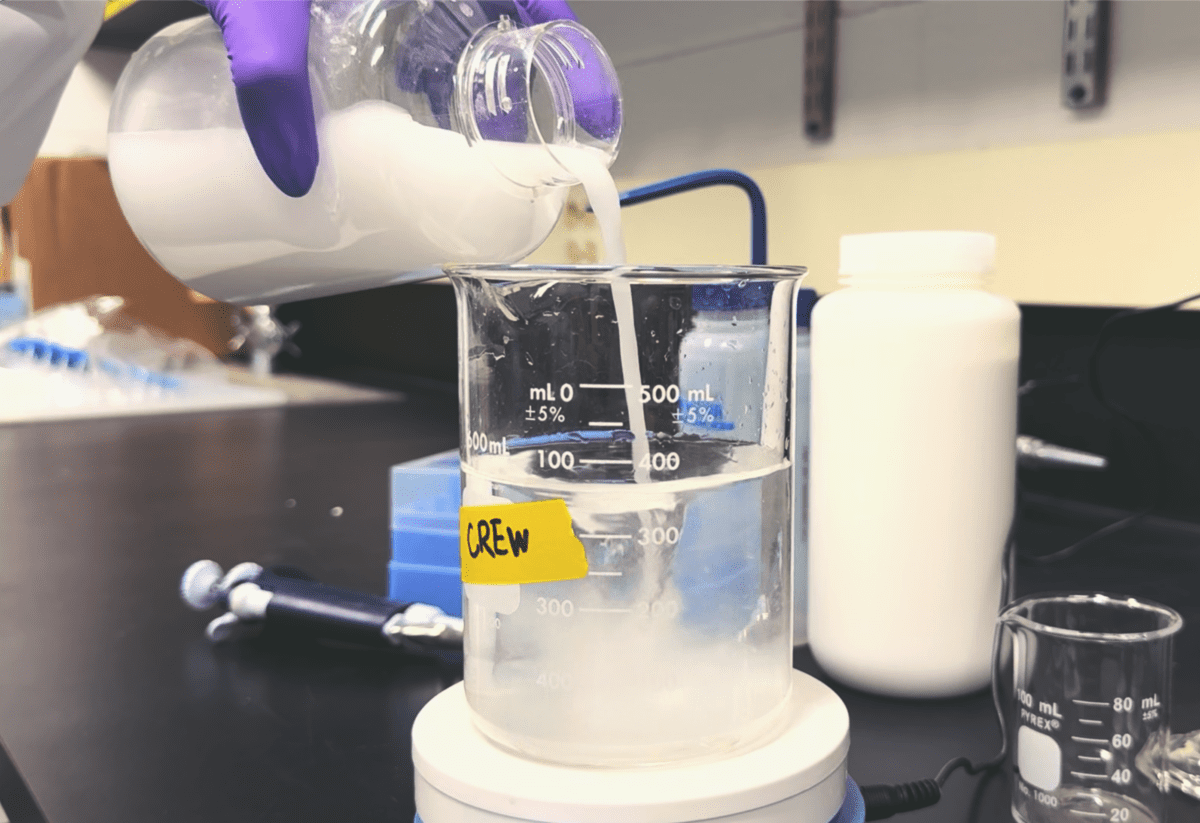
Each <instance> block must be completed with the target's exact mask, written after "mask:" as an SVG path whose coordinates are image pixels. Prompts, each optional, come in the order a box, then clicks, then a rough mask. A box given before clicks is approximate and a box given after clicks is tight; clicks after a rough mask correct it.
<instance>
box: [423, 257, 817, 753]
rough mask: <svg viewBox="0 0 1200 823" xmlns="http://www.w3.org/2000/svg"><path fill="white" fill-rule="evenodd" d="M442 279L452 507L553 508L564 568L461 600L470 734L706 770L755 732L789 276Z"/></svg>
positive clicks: (770, 589)
mask: <svg viewBox="0 0 1200 823" xmlns="http://www.w3.org/2000/svg"><path fill="white" fill-rule="evenodd" d="M447 271H448V273H449V275H450V278H451V280H452V281H453V283H454V287H455V290H456V292H457V295H458V301H459V362H460V384H459V395H460V404H461V408H460V417H461V421H462V441H461V442H462V447H461V464H462V472H463V506H464V507H473V506H483V505H489V504H490V505H495V504H504V505H507V504H513V503H529V502H534V501H556V500H557V501H564V502H565V506H566V509H567V511H568V512H569V514H570V525H571V528H572V530H573V533H574V535H575V536H576V537H577V538H578V540H579V543H580V544H582V551H583V552H584V553H585V554H586V561H587V563H586V573H585V574H584V576H581V577H575V578H572V579H555V580H544V581H541V582H520V583H517V584H513V585H485V584H477V583H470V582H468V583H467V584H466V585H465V586H464V598H463V614H464V618H465V622H466V627H465V631H466V637H465V640H464V646H465V662H464V684H465V688H466V694H467V700H468V703H469V705H470V707H471V710H472V712H473V719H474V721H475V724H476V726H477V727H478V728H479V729H481V730H482V731H483V732H484V733H485V734H486V735H487V736H488V737H490V738H491V739H493V740H494V741H496V742H497V743H499V744H500V745H502V746H504V747H507V748H509V749H512V750H515V751H518V752H521V753H523V754H526V755H529V756H532V757H537V758H540V759H544V760H549V761H554V762H563V763H574V764H589V765H630V764H646V763H661V762H668V761H677V760H681V759H690V758H699V757H705V756H709V755H717V754H725V753H728V752H731V751H735V750H737V749H739V748H741V747H743V746H745V745H749V744H752V743H754V742H756V741H758V740H760V739H762V738H763V737H764V736H766V735H767V734H769V733H771V732H772V731H774V730H776V729H777V728H778V727H779V724H778V722H777V721H778V719H779V717H780V715H781V713H782V712H783V711H785V706H786V701H787V698H788V695H789V693H790V689H791V686H790V684H791V654H792V641H791V637H792V634H791V632H792V628H791V617H792V614H791V611H792V606H791V603H792V600H791V596H792V593H791V582H792V567H791V539H792V537H791V499H792V489H791V482H792V455H791V443H790V431H791V409H790V397H791V374H792V356H793V354H792V353H793V351H794V343H793V334H794V329H795V321H794V317H795V304H794V300H795V288H796V286H797V284H798V283H799V282H800V276H801V275H802V274H803V272H804V270H803V269H800V268H765V267H749V268H737V267H725V266H710V267H677V268H649V267H637V266H628V267H621V268H616V269H613V268H604V267H599V266H582V267H565V268H555V267H532V266H494V267H478V266H462V267H451V268H450V269H448V270H447ZM714 307H717V308H716V309H715V308H714ZM718 309H719V310H718ZM467 510H468V509H467V508H464V511H467ZM498 520H499V518H497V522H498ZM483 528H484V529H486V528H487V526H486V523H484V524H483ZM497 529H499V526H497ZM498 533H501V532H499V531H498ZM477 534H478V533H477ZM465 539H467V538H465ZM508 545H510V544H509V543H505V544H504V546H503V547H502V548H503V549H504V550H505V551H506V550H507V548H505V547H507V546H508ZM530 551H531V552H532V549H530ZM505 562H508V561H507V560H505ZM464 579H466V578H465V577H464Z"/></svg>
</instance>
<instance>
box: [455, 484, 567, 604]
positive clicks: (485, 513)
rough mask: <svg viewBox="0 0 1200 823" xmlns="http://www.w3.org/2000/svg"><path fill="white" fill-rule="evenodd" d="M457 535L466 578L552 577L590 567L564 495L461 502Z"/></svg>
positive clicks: (498, 581)
mask: <svg viewBox="0 0 1200 823" xmlns="http://www.w3.org/2000/svg"><path fill="white" fill-rule="evenodd" d="M458 535H459V540H458V547H459V555H460V557H461V559H462V580H463V582H464V583H482V584H484V585H489V584H490V585H495V586H499V585H510V584H513V583H550V582H553V581H556V580H575V579H577V578H580V577H585V576H586V575H587V572H588V565H587V554H586V553H585V552H584V549H583V544H582V543H580V542H579V538H578V537H576V536H575V532H574V530H572V528H571V513H570V512H569V511H567V504H566V502H565V501H563V500H557V499H556V500H534V501H531V502H529V503H509V504H500V505H494V506H463V507H461V508H460V509H459V510H458Z"/></svg>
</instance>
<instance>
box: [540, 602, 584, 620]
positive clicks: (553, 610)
mask: <svg viewBox="0 0 1200 823" xmlns="http://www.w3.org/2000/svg"><path fill="white" fill-rule="evenodd" d="M537 613H538V614H545V615H549V616H550V617H570V616H571V615H573V614H575V604H574V603H572V602H571V601H570V600H565V599H564V600H559V599H558V598H557V597H539V598H538V599H537Z"/></svg>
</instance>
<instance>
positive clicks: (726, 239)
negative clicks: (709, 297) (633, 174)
mask: <svg viewBox="0 0 1200 823" xmlns="http://www.w3.org/2000/svg"><path fill="white" fill-rule="evenodd" d="M743 170H745V171H747V172H748V173H750V174H751V176H752V177H754V179H755V180H757V181H758V183H759V185H761V186H762V188H763V191H764V193H765V195H766V198H767V219H768V231H769V241H768V254H769V260H770V262H772V263H788V264H802V265H806V266H808V267H809V269H810V271H811V276H810V277H809V279H808V284H809V285H812V286H814V287H815V288H817V289H818V290H820V291H822V292H824V291H829V290H831V289H833V288H835V287H836V272H837V247H838V238H839V237H840V236H841V235H843V234H848V233H854V232H869V231H891V230H901V229H970V230H980V231H989V232H993V233H994V234H996V235H997V237H998V245H999V251H998V263H997V275H996V279H995V281H994V283H993V286H992V288H993V290H995V291H997V292H1000V293H1002V294H1006V295H1008V296H1010V297H1012V298H1014V299H1016V300H1018V301H1021V302H1030V303H1062V304H1086V305H1152V304H1155V303H1165V302H1168V301H1170V300H1172V299H1174V298H1176V297H1179V296H1183V295H1186V294H1189V293H1192V292H1200V131H1187V132H1178V133H1171V134H1154V135H1143V136H1133V137H1113V138H1104V139H1096V140H1090V141H1083V142H1072V143H1058V144H1049V145H1038V146H1023V147H1004V148H993V149H983V150H971V151H953V152H945V153H937V154H918V155H909V156H892V157H878V158H866V159H852V160H840V161H830V162H819V163H803V164H800V165H795V166H787V167H780V168H767V169H754V168H750V167H745V168H744V169H743ZM619 182H620V184H621V187H622V188H628V187H629V186H630V185H635V184H637V183H640V182H646V181H619ZM573 200H574V201H575V202H576V203H577V204H578V197H577V196H576V197H573ZM623 218H624V227H625V236H626V245H627V248H628V256H629V260H630V262H634V263H673V264H681V263H711V262H720V263H744V262H747V261H748V260H749V211H748V208H747V206H746V198H745V195H743V194H742V193H741V192H740V191H738V190H736V189H724V188H722V189H712V190H706V191H700V192H693V193H689V194H685V195H677V196H675V197H672V198H667V199H664V200H661V201H657V202H653V203H646V204H643V205H640V206H635V207H631V208H627V209H625V210H624V214H623ZM589 242H591V243H592V244H593V247H595V246H598V245H599V240H598V233H597V232H596V230H595V226H594V221H593V220H591V219H590V215H582V216H581V214H580V211H579V209H578V207H576V208H574V209H569V210H568V214H567V216H566V217H565V218H564V220H563V221H562V222H561V223H560V225H559V227H558V229H556V231H555V234H554V235H552V236H551V238H550V239H549V240H548V241H547V243H546V244H545V245H544V246H543V247H542V249H540V250H539V251H538V252H537V253H536V254H535V256H534V258H532V259H534V260H537V261H541V262H551V261H562V262H579V261H581V260H587V259H588V258H589V256H590V255H589V254H588V251H589V249H588V246H587V244H588V243H589Z"/></svg>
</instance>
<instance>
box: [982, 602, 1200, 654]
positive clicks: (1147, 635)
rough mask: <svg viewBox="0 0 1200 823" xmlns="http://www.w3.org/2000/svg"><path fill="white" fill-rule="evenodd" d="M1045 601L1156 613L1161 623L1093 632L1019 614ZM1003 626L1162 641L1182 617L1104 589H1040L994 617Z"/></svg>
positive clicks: (1101, 639)
mask: <svg viewBox="0 0 1200 823" xmlns="http://www.w3.org/2000/svg"><path fill="white" fill-rule="evenodd" d="M1046 603H1064V604H1069V605H1076V604H1085V603H1087V604H1092V605H1098V606H1109V607H1112V608H1114V609H1124V610H1125V611H1128V612H1142V613H1145V614H1152V615H1157V616H1158V617H1159V618H1160V619H1161V620H1162V623H1163V625H1161V626H1160V627H1159V628H1157V629H1152V630H1150V631H1142V632H1096V631H1081V630H1079V629H1067V628H1063V627H1061V626H1051V625H1048V624H1046V623H1041V622H1038V621H1037V620H1034V619H1032V618H1031V617H1028V616H1027V615H1026V614H1023V613H1022V610H1027V609H1029V608H1030V607H1031V606H1034V605H1040V604H1046ZM998 619H999V620H1000V622H1001V623H1004V624H1007V625H1013V624H1016V625H1019V626H1021V627H1023V628H1026V629H1029V630H1030V631H1034V632H1037V633H1039V634H1046V635H1051V636H1054V637H1062V638H1067V639H1071V640H1083V641H1091V642H1095V643H1141V642H1148V641H1154V640H1162V639H1164V638H1167V637H1170V636H1171V635H1173V634H1175V633H1176V632H1177V631H1179V630H1180V629H1182V628H1183V616H1182V615H1180V614H1179V612H1177V611H1175V610H1174V609H1172V608H1171V607H1170V606H1164V605H1162V604H1161V603H1155V602H1154V601H1152V600H1146V599H1144V598H1140V597H1133V596H1131V595H1124V594H1109V593H1106V592H1043V593H1040V594H1031V595H1026V596H1025V597H1022V598H1019V599H1017V600H1014V601H1013V602H1012V603H1010V604H1009V605H1008V606H1007V607H1006V608H1005V609H1004V611H1002V612H1001V613H1000V617H999V618H998Z"/></svg>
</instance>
